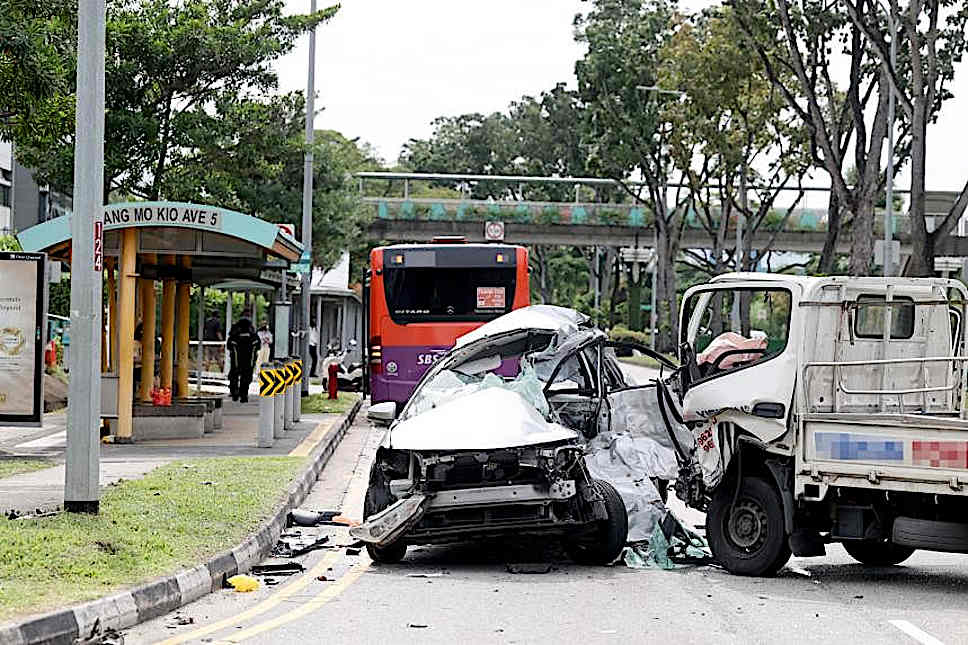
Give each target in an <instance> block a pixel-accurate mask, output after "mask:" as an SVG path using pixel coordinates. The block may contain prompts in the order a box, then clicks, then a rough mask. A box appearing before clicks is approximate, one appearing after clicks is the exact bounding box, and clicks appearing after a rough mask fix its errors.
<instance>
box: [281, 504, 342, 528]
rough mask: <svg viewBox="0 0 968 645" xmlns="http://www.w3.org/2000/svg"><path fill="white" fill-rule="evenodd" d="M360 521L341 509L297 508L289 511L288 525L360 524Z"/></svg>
mask: <svg viewBox="0 0 968 645" xmlns="http://www.w3.org/2000/svg"><path fill="white" fill-rule="evenodd" d="M358 525H359V522H357V521H356V520H354V519H352V518H349V517H346V516H345V515H342V514H341V512H340V511H307V510H304V509H301V508H297V509H295V510H292V511H290V512H289V518H288V521H287V526H358Z"/></svg>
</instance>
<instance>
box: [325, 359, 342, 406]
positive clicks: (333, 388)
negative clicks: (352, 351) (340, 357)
mask: <svg viewBox="0 0 968 645" xmlns="http://www.w3.org/2000/svg"><path fill="white" fill-rule="evenodd" d="M338 373H339V364H338V363H330V364H329V369H328V370H327V372H326V389H328V390H329V398H331V399H336V392H337V390H339V377H338V376H337V374H338Z"/></svg>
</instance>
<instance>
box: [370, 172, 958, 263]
mask: <svg viewBox="0 0 968 645" xmlns="http://www.w3.org/2000/svg"><path fill="white" fill-rule="evenodd" d="M356 177H357V179H358V180H359V185H360V195H361V199H362V200H363V202H364V203H366V204H369V205H371V206H372V207H373V209H374V210H373V214H374V218H373V220H372V222H371V224H370V234H371V235H372V236H373V237H374V238H378V239H381V240H386V241H391V242H396V241H428V240H431V239H433V238H434V237H436V236H439V235H462V236H464V237H466V238H467V239H468V240H469V241H475V242H477V241H484V226H483V224H484V222H488V221H501V222H504V224H505V241H508V242H514V243H519V244H553V245H568V246H618V247H624V246H639V247H650V246H652V244H653V238H654V236H655V232H656V231H655V221H654V217H653V215H652V213H651V212H650V210H649V209H648V208H646V207H644V206H643V205H641V204H634V203H605V202H588V201H581V198H582V197H583V196H587V195H583V192H585V193H587V192H588V191H582V188H583V187H588V188H595V187H601V186H607V187H612V188H614V187H615V186H616V185H617V182H615V181H614V180H611V179H601V178H555V177H517V176H497V175H452V174H428V173H391V172H361V173H357V175H356ZM367 182H369V184H370V190H369V191H368V190H367V188H368V186H367ZM376 182H380V185H381V186H384V187H385V188H389V186H390V184H389V183H386V182H396V183H397V184H398V185H399V184H401V183H402V185H403V196H402V197H390V196H381V195H376V194H373V193H375V192H377V191H376V190H375V189H373V186H374V184H376ZM418 182H420V183H433V184H436V185H441V184H445V185H450V186H455V187H456V188H455V190H454V192H455V194H460V195H462V196H463V198H438V197H415V196H412V195H411V194H410V193H411V190H410V189H411V187H412V186H413V185H414V184H415V183H418ZM480 182H490V183H492V184H495V185H502V186H506V187H508V191H509V192H516V193H517V194H521V193H524V192H525V191H524V190H522V189H521V187H522V186H525V185H532V184H533V185H537V186H541V185H549V184H550V185H555V186H557V187H558V188H559V189H561V186H562V185H566V186H567V187H569V190H571V187H573V188H574V196H575V198H574V201H567V202H565V201H526V200H482V199H471V198H470V197H469V196H468V195H469V193H470V188H471V186H472V185H473V184H475V183H480ZM670 189H674V186H673V187H672V188H670ZM790 190H795V191H796V190H799V189H798V188H796V189H790ZM384 192H386V193H389V192H390V191H389V190H385V191H384ZM805 192H806V193H807V194H809V195H815V194H817V193H820V194H822V197H823V200H824V201H826V195H827V193H828V192H829V191H828V189H826V188H806V189H805ZM814 199H815V198H814ZM733 212H734V215H733V217H732V218H731V219H730V222H728V223H727V228H728V230H729V231H730V233H728V234H727V235H726V236H725V238H724V249H725V250H732V249H733V248H734V245H735V235H733V233H732V231H735V227H736V215H735V212H736V211H735V209H734V211H733ZM700 217H701V216H700V215H699V214H698V213H697V212H696V211H695V210H693V209H689V210H688V211H687V212H686V216H685V222H684V226H683V234H682V242H681V247H682V248H689V249H711V248H712V247H713V244H714V239H713V236H712V235H711V234H710V233H709V232H708V231H707V230H706V228H704V226H703V224H702V221H701V219H700ZM883 219H884V218H883V213H882V212H879V213H878V214H877V215H876V216H875V220H874V221H875V223H874V229H875V236H876V237H877V238H878V239H879V238H880V237H882V236H883ZM909 230H910V223H909V218H908V217H907V216H906V215H895V217H894V226H893V236H894V239H896V240H899V241H900V242H901V253H902V255H906V254H908V253H910V236H909ZM826 235H827V210H826V208H795V209H793V211H792V212H791V213H790V214H789V216H788V215H787V213H786V208H783V207H778V208H774V209H772V210H771V211H770V213H769V214H767V216H766V219H765V221H764V223H763V224H762V225H761V226H760V228H759V230H757V231H756V232H755V234H754V239H753V248H763V247H765V246H766V245H767V244H768V243H769V242H770V241H771V240H772V247H771V248H772V250H775V251H792V252H804V253H808V252H809V253H816V252H819V251H820V250H821V249H822V248H823V245H824V241H825V239H826ZM837 250H838V252H841V253H847V252H849V251H850V235H849V231H845V234H842V235H840V236H839V239H838V243H837ZM937 251H938V253H939V254H940V255H951V256H968V238H963V237H957V236H950V237H949V238H946V239H945V240H943V241H942V242H941V244H940V246H939V248H938V249H937Z"/></svg>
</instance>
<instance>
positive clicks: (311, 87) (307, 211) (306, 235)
mask: <svg viewBox="0 0 968 645" xmlns="http://www.w3.org/2000/svg"><path fill="white" fill-rule="evenodd" d="M310 12H311V13H316V0H311V2H310ZM315 94H316V28H315V27H313V29H312V31H310V32H309V77H308V79H307V81H306V155H305V159H304V160H303V161H304V165H303V206H302V244H303V250H304V251H305V252H306V253H309V268H308V271H306V272H305V273H303V274H302V286H301V287H300V291H301V293H300V296H301V297H300V311H301V312H302V313H301V315H300V321H299V326H300V328H301V330H300V331H301V333H300V337H301V339H302V342H301V343H299V344H298V345H297V346H298V347H299V355H300V356H301V357H302V363H303V377H302V383H301V384H300V391H301V393H302V396H309V316H310V315H311V314H310V311H309V310H310V299H311V298H312V294H311V293H310V288H311V287H312V276H313V140H314V138H315V131H314V130H313V126H314V124H313V117H314V116H315V114H314V112H315V109H314V101H315V98H316V96H315ZM283 275H284V276H285V273H284V274H283ZM316 324H317V325H319V321H318V320H317V321H316ZM317 329H319V327H318V326H317ZM297 405H298V404H297Z"/></svg>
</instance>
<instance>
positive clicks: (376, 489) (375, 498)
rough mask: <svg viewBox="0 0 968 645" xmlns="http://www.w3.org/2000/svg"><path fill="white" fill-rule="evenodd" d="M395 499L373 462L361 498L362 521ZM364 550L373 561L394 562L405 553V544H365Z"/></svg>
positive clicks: (398, 560)
mask: <svg viewBox="0 0 968 645" xmlns="http://www.w3.org/2000/svg"><path fill="white" fill-rule="evenodd" d="M395 501H396V500H394V499H393V496H392V495H390V491H389V489H388V486H387V482H386V479H385V478H384V477H383V473H382V472H379V469H378V468H377V467H376V464H374V466H373V470H371V471H370V485H369V486H368V487H367V489H366V497H364V498H363V521H366V519H367V518H368V517H370V516H371V515H376V514H377V513H379V512H380V511H382V510H383V509H385V508H387V507H388V506H390V505H391V504H393V503H394V502H395ZM366 552H367V553H368V554H369V555H370V559H371V560H373V561H374V562H377V563H379V564H396V563H397V562H400V560H403V557H404V556H405V555H407V544H406V543H405V542H403V541H402V540H397V541H396V542H391V543H390V544H386V545H383V546H377V545H375V544H367V545H366Z"/></svg>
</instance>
